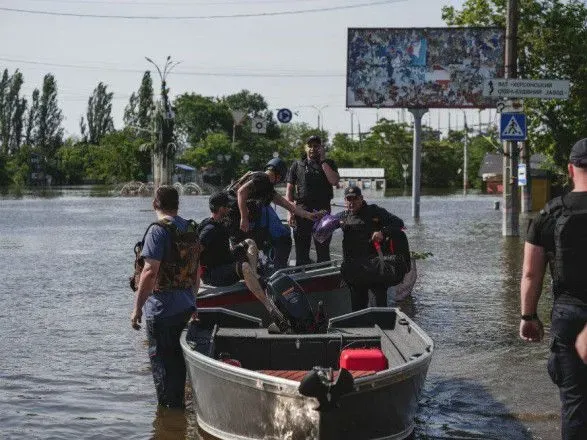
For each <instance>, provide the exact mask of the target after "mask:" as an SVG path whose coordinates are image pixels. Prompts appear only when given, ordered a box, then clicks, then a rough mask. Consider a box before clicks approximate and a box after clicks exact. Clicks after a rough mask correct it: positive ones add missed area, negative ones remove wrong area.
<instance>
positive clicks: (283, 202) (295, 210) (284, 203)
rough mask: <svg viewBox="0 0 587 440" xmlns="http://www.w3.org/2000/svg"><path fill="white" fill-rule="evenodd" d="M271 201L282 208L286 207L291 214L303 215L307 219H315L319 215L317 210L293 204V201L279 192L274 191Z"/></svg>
mask: <svg viewBox="0 0 587 440" xmlns="http://www.w3.org/2000/svg"><path fill="white" fill-rule="evenodd" d="M273 203H275V204H276V205H279V206H281V207H282V208H285V209H287V210H288V211H289V212H290V213H291V214H294V215H297V216H298V217H303V218H306V219H308V220H312V221H314V220H316V219H318V218H319V217H320V213H318V212H314V213H312V212H308V211H306V210H305V209H303V208H302V207H301V206H298V205H295V204H294V203H292V202H290V201H289V200H287V199H286V198H285V197H283V196H282V195H281V194H278V193H275V195H274V196H273Z"/></svg>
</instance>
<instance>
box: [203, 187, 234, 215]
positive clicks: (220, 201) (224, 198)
mask: <svg viewBox="0 0 587 440" xmlns="http://www.w3.org/2000/svg"><path fill="white" fill-rule="evenodd" d="M208 202H209V204H210V210H211V211H216V210H217V209H219V208H222V207H223V206H228V205H229V202H230V197H229V196H228V194H227V193H226V191H220V192H217V193H214V194H212V195H211V196H210V199H209V201H208Z"/></svg>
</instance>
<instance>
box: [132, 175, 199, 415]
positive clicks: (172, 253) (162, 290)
mask: <svg viewBox="0 0 587 440" xmlns="http://www.w3.org/2000/svg"><path fill="white" fill-rule="evenodd" d="M178 207H179V195H178V193H177V190H176V189H175V188H173V187H171V186H160V187H159V188H157V191H156V193H155V199H154V200H153V209H154V210H155V214H156V215H157V220H158V221H157V223H155V224H152V225H151V226H150V227H149V228H148V229H147V232H146V233H145V237H144V240H143V249H142V251H141V257H142V258H143V259H144V266H143V269H142V271H141V273H140V277H139V282H138V287H137V290H136V292H135V299H134V308H133V311H132V314H131V317H130V322H131V325H132V328H134V329H135V330H139V329H140V328H141V326H140V325H139V323H140V322H141V320H142V317H143V314H144V316H145V319H146V325H147V337H148V340H149V358H150V360H151V368H152V373H153V380H154V381H155V389H156V391H157V401H158V403H159V405H161V406H164V407H169V408H183V407H184V393H185V379H186V368H185V362H184V359H183V353H182V350H181V346H180V344H179V337H180V335H181V332H182V330H183V329H184V327H185V325H186V323H187V322H188V320H189V319H190V317H191V316H192V314H193V313H194V312H195V310H196V301H195V296H196V293H197V290H198V284H199V278H198V261H199V251H200V247H199V242H198V238H197V233H196V231H195V226H194V224H193V222H189V221H188V220H185V219H184V218H182V217H180V216H179V215H177V210H178ZM180 240H181V243H180ZM180 244H181V245H182V251H185V252H177V251H178V249H179V247H178V246H180Z"/></svg>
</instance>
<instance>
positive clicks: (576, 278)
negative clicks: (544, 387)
mask: <svg viewBox="0 0 587 440" xmlns="http://www.w3.org/2000/svg"><path fill="white" fill-rule="evenodd" d="M568 171H569V176H570V177H571V179H572V181H573V185H574V189H573V191H572V192H570V193H568V194H565V195H564V196H562V197H557V198H555V199H553V200H551V201H550V202H549V203H548V204H547V205H546V207H545V208H544V209H543V210H541V211H540V213H539V214H538V215H537V216H536V218H535V219H534V220H533V221H532V222H531V223H530V225H529V226H528V232H527V236H526V243H525V246H524V265H523V273H522V280H521V287H520V296H521V298H520V299H521V312H522V317H521V321H520V337H521V338H522V339H523V340H525V341H532V342H538V341H541V340H542V337H543V336H544V330H543V327H542V322H541V321H540V318H539V317H538V314H537V310H538V309H537V307H538V300H539V299H540V294H541V293H542V280H543V277H544V273H545V271H546V264H547V263H549V265H550V272H551V275H552V280H553V281H552V293H553V297H554V305H553V308H552V327H551V330H550V332H551V344H550V351H551V353H550V358H549V360H548V373H549V375H550V377H551V379H552V381H553V382H554V383H555V384H556V385H557V386H558V387H559V391H560V399H561V403H562V408H561V425H562V428H561V431H562V438H563V439H564V440H581V439H586V438H587V365H586V364H585V363H584V361H585V360H587V350H586V349H587V333H586V332H587V330H585V329H587V327H586V324H587V139H582V140H580V141H579V142H577V143H576V144H575V145H574V146H573V148H572V149H571V154H570V158H569V164H568Z"/></svg>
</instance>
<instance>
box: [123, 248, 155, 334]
mask: <svg viewBox="0 0 587 440" xmlns="http://www.w3.org/2000/svg"><path fill="white" fill-rule="evenodd" d="M160 265H161V262H160V261H158V260H153V259H151V258H145V266H144V267H143V271H142V272H141V276H140V278H139V287H138V289H137V291H136V292H135V301H134V308H133V311H132V314H131V316H130V322H131V325H132V328H134V329H135V330H140V328H141V326H140V325H139V323H140V322H141V318H142V317H143V306H144V305H145V302H146V301H147V298H148V297H149V295H150V294H151V293H152V292H153V288H154V287H155V282H156V281H157V274H158V273H159V266H160Z"/></svg>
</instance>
